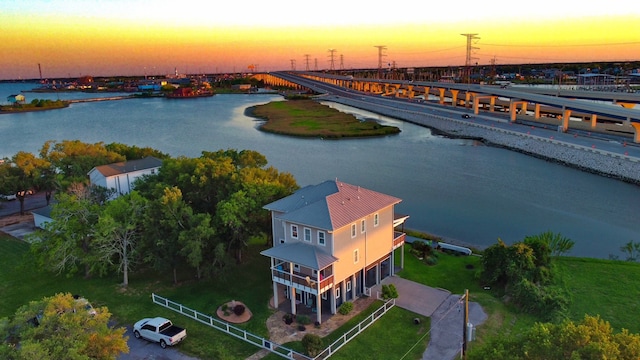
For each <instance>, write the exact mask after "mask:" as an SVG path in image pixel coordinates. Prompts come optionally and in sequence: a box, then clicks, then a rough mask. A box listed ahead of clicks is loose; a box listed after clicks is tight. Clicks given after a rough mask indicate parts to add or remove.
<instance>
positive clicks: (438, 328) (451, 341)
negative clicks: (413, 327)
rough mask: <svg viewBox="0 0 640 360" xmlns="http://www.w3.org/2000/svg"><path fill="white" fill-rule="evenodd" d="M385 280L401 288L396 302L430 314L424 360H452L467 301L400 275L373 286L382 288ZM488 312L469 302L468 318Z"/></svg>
mask: <svg viewBox="0 0 640 360" xmlns="http://www.w3.org/2000/svg"><path fill="white" fill-rule="evenodd" d="M382 284H385V285H389V284H393V285H394V286H395V287H396V289H397V290H398V298H397V299H396V306H398V307H400V308H403V309H405V310H409V311H411V312H414V313H416V314H420V315H423V316H428V317H430V318H431V339H430V340H429V345H428V347H427V350H425V352H424V354H423V355H422V360H453V359H455V358H456V357H457V356H458V355H459V353H460V349H461V347H462V331H463V326H464V302H463V301H461V295H455V294H451V293H450V292H449V291H447V290H443V289H437V288H433V287H429V286H426V285H422V284H419V283H416V282H413V281H410V280H406V279H403V278H401V277H398V276H390V277H387V278H385V279H384V280H382V283H381V285H379V286H376V287H375V288H374V289H373V290H375V291H380V292H381V291H382ZM486 319H487V314H486V313H485V312H484V310H482V307H481V306H480V305H479V304H478V303H474V302H469V322H470V323H471V324H473V326H474V327H475V326H477V325H480V324H482V323H483V322H484V321H485V320H486Z"/></svg>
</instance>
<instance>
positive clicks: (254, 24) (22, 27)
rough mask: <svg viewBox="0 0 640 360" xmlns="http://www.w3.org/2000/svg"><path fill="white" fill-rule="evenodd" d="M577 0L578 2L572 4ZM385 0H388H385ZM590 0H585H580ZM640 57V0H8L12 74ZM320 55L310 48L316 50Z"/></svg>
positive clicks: (4, 49)
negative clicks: (469, 55)
mask: <svg viewBox="0 0 640 360" xmlns="http://www.w3.org/2000/svg"><path fill="white" fill-rule="evenodd" d="M565 3H566V4H565ZM379 4H383V5H379ZM578 4H579V5H578ZM465 33H473V34H478V35H477V36H478V37H479V38H480V39H478V40H476V41H474V44H473V47H475V48H477V49H475V50H474V53H473V54H474V55H473V56H474V57H475V58H477V59H474V60H473V61H474V62H478V64H489V63H490V62H491V59H493V58H495V62H496V64H508V63H543V62H576V61H628V60H640V6H638V5H637V3H636V2H635V1H629V0H609V1H581V2H572V1H566V2H565V1H562V0H557V1H553V2H551V1H548V0H543V1H528V2H514V1H508V0H495V1H491V0H486V1H467V0H459V1H453V2H452V1H439V2H434V1H429V0H420V1H414V0H407V1H397V2H391V1H367V2H363V1H349V0H341V1H337V0H324V1H284V0H271V1H256V0H244V1H231V0H227V1H213V0H212V1H195V0H172V1H166V0H158V1H143V0H93V1H92V0H84V1H81V0H20V1H15V0H0V79H29V78H38V77H39V74H38V64H41V66H42V72H43V77H44V78H56V77H67V76H71V77H77V76H81V75H92V76H110V75H144V74H149V75H152V74H160V75H165V74H168V73H173V72H174V69H177V71H178V72H180V73H222V72H231V71H236V72H239V71H247V70H248V67H249V66H250V65H252V64H253V65H255V66H256V68H257V70H258V71H275V70H289V69H291V67H292V60H293V61H294V62H295V67H296V69H297V70H305V68H306V66H307V59H308V66H309V68H310V70H314V69H318V70H322V69H327V68H329V64H330V51H329V49H335V52H334V64H335V68H336V69H339V68H341V67H342V68H345V69H351V68H376V67H377V66H378V49H377V48H376V46H386V49H385V50H384V51H383V55H384V57H383V61H384V63H385V64H388V63H394V64H395V65H396V66H397V67H418V66H448V65H451V66H459V65H464V63H465V58H466V37H464V36H462V35H461V34H465ZM305 55H308V56H305Z"/></svg>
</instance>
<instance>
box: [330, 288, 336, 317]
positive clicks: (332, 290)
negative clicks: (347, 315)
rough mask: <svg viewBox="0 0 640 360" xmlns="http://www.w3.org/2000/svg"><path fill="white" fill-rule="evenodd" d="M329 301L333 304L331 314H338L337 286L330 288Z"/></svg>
mask: <svg viewBox="0 0 640 360" xmlns="http://www.w3.org/2000/svg"><path fill="white" fill-rule="evenodd" d="M329 292H330V294H329V303H330V304H331V315H335V314H336V288H335V287H332V288H330V289H329Z"/></svg>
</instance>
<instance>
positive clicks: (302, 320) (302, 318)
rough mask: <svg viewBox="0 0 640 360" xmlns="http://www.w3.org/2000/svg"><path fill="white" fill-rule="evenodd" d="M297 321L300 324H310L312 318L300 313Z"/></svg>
mask: <svg viewBox="0 0 640 360" xmlns="http://www.w3.org/2000/svg"><path fill="white" fill-rule="evenodd" d="M296 321H297V322H298V324H300V325H309V324H311V319H310V318H309V317H308V316H307V315H299V316H298V317H297V318H296Z"/></svg>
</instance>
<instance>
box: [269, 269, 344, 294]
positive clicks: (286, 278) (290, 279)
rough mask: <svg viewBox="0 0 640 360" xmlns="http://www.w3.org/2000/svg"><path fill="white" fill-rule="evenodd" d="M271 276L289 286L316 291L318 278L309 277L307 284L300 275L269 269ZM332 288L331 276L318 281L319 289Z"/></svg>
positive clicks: (305, 277)
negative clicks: (289, 284)
mask: <svg viewBox="0 0 640 360" xmlns="http://www.w3.org/2000/svg"><path fill="white" fill-rule="evenodd" d="M271 275H272V276H273V277H275V278H278V279H280V280H282V282H283V283H291V285H294V284H295V285H298V286H299V287H306V288H311V289H317V288H318V287H317V284H318V278H316V277H311V276H309V280H310V281H309V282H307V276H306V275H304V276H303V275H300V274H299V273H293V274H291V273H289V272H288V271H284V270H278V269H275V268H271ZM330 286H333V274H332V275H329V276H327V277H324V278H323V279H322V280H320V289H321V290H322V289H324V288H326V287H330Z"/></svg>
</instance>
